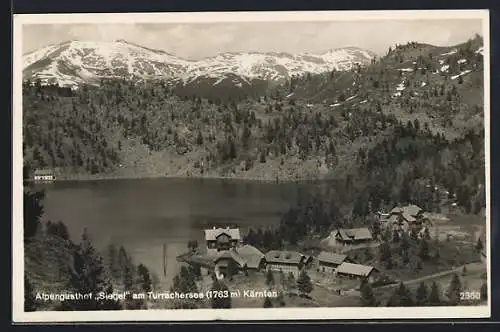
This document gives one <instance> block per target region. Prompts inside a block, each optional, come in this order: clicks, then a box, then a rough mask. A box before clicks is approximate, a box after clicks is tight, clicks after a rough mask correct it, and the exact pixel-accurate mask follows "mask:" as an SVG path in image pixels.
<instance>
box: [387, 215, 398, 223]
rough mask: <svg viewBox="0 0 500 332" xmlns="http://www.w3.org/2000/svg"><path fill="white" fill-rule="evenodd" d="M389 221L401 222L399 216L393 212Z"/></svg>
mask: <svg viewBox="0 0 500 332" xmlns="http://www.w3.org/2000/svg"><path fill="white" fill-rule="evenodd" d="M388 221H389V222H391V223H396V222H399V218H398V216H397V215H395V214H393V215H391V216H390V217H389V219H388Z"/></svg>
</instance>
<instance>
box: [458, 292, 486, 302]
mask: <svg viewBox="0 0 500 332" xmlns="http://www.w3.org/2000/svg"><path fill="white" fill-rule="evenodd" d="M460 300H463V301H466V300H481V293H479V292H460Z"/></svg>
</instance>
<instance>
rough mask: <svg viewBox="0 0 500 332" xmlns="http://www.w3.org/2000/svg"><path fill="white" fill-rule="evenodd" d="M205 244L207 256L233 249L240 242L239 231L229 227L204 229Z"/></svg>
mask: <svg viewBox="0 0 500 332" xmlns="http://www.w3.org/2000/svg"><path fill="white" fill-rule="evenodd" d="M205 242H206V246H207V253H208V254H209V255H210V254H214V253H217V252H219V251H225V250H229V249H231V248H235V247H236V246H237V245H238V244H239V243H240V242H241V236H240V229H239V228H230V227H226V228H220V227H219V228H216V227H213V228H212V229H205Z"/></svg>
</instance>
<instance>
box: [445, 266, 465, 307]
mask: <svg viewBox="0 0 500 332" xmlns="http://www.w3.org/2000/svg"><path fill="white" fill-rule="evenodd" d="M461 292H462V282H461V281H460V277H459V276H458V274H456V273H454V274H453V276H452V278H451V281H450V285H449V286H448V290H447V292H446V296H447V297H448V303H449V304H450V305H458V304H459V302H460V293H461Z"/></svg>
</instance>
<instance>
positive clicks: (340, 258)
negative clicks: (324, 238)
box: [317, 251, 347, 272]
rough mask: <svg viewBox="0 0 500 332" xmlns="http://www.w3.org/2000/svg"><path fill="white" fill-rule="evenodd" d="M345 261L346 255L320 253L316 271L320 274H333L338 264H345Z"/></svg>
mask: <svg viewBox="0 0 500 332" xmlns="http://www.w3.org/2000/svg"><path fill="white" fill-rule="evenodd" d="M346 259H347V255H341V254H336V253H333V252H326V251H322V252H321V253H320V254H319V255H318V257H317V260H318V269H319V271H321V272H333V271H335V269H336V268H337V267H338V266H339V265H340V264H342V263H343V262H345V261H346Z"/></svg>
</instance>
